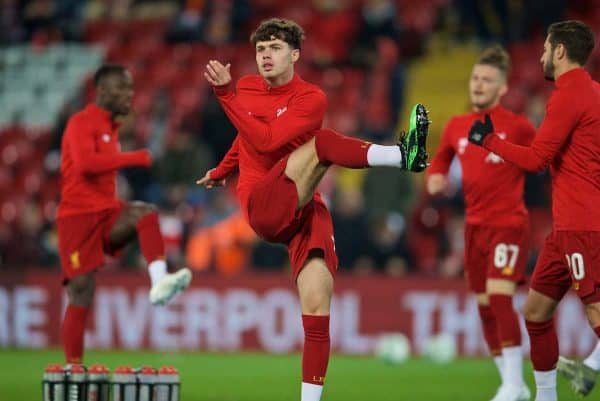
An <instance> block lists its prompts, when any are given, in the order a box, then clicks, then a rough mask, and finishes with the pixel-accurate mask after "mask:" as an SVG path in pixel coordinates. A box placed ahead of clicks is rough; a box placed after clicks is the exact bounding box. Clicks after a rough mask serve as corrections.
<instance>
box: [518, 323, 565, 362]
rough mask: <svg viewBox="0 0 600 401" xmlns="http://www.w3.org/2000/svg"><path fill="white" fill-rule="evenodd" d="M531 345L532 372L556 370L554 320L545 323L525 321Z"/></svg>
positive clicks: (556, 353)
mask: <svg viewBox="0 0 600 401" xmlns="http://www.w3.org/2000/svg"><path fill="white" fill-rule="evenodd" d="M525 326H527V332H528V333H529V342H530V343H531V363H532V364H533V368H534V370H537V371H539V372H546V371H549V370H553V369H554V368H556V361H558V338H557V336H556V329H555V328H554V320H553V319H550V320H548V321H545V322H530V321H527V320H526V321H525Z"/></svg>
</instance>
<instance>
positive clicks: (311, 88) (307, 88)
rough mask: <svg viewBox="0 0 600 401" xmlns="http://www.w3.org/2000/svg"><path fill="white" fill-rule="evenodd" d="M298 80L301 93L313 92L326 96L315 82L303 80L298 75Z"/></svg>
mask: <svg viewBox="0 0 600 401" xmlns="http://www.w3.org/2000/svg"><path fill="white" fill-rule="evenodd" d="M298 81H299V82H300V85H299V87H300V91H301V92H303V93H313V94H315V95H317V96H322V97H326V95H325V92H324V91H323V89H321V87H320V86H319V85H317V84H313V83H312V82H308V81H305V80H304V79H303V78H301V77H298Z"/></svg>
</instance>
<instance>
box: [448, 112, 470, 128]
mask: <svg viewBox="0 0 600 401" xmlns="http://www.w3.org/2000/svg"><path fill="white" fill-rule="evenodd" d="M473 119H474V114H473V113H472V112H469V113H463V114H455V115H453V116H451V117H450V118H449V119H448V121H446V129H451V128H454V127H460V126H462V125H465V124H468V125H470V124H472V123H473Z"/></svg>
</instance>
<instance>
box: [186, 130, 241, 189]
mask: <svg viewBox="0 0 600 401" xmlns="http://www.w3.org/2000/svg"><path fill="white" fill-rule="evenodd" d="M238 149H239V139H238V137H236V138H235V140H234V141H233V144H232V145H231V148H229V150H228V151H227V153H226V154H225V157H223V160H221V163H219V165H218V166H217V167H215V168H213V169H211V170H208V171H207V172H206V174H204V177H202V178H200V179H199V180H196V184H198V185H202V186H203V187H205V188H209V189H210V188H214V187H222V186H224V185H225V183H226V181H225V180H226V178H227V177H229V175H230V174H231V173H233V171H234V170H235V169H237V168H238V162H239V151H238Z"/></svg>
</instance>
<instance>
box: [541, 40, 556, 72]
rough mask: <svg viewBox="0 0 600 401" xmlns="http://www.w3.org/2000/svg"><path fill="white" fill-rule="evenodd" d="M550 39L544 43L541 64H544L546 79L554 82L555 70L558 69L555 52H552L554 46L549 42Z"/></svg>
mask: <svg viewBox="0 0 600 401" xmlns="http://www.w3.org/2000/svg"><path fill="white" fill-rule="evenodd" d="M548 38H549V36H548V37H547V38H546V41H545V42H544V53H543V54H542V58H541V59H540V63H542V68H543V70H544V78H546V79H547V80H548V81H554V70H555V69H556V67H555V66H554V50H552V45H551V44H550V42H549V41H548Z"/></svg>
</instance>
